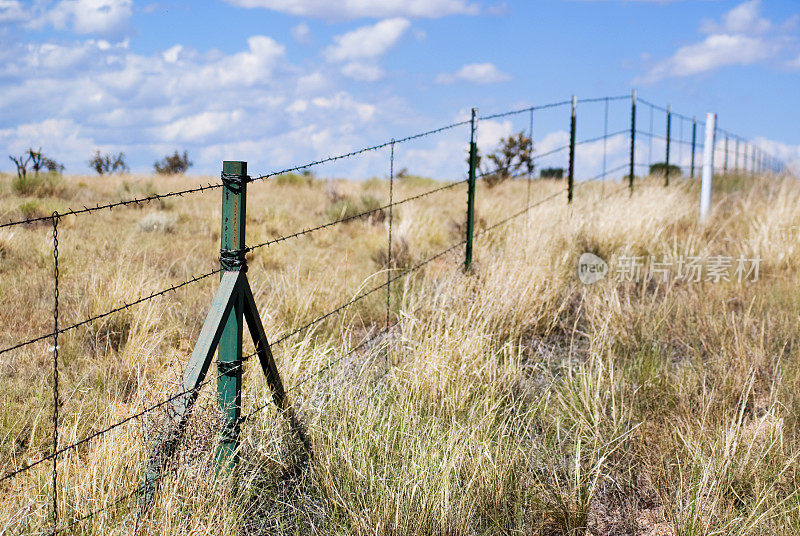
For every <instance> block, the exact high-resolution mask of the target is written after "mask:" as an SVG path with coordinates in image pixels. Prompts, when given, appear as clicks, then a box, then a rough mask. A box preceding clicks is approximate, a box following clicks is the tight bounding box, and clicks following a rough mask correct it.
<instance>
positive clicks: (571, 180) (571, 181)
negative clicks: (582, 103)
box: [567, 95, 578, 204]
mask: <svg viewBox="0 0 800 536" xmlns="http://www.w3.org/2000/svg"><path fill="white" fill-rule="evenodd" d="M577 107H578V97H576V96H575V95H573V96H572V115H571V116H570V120H569V171H568V172H567V204H569V203H572V190H573V184H574V183H575V119H576V115H575V114H576V108H577Z"/></svg>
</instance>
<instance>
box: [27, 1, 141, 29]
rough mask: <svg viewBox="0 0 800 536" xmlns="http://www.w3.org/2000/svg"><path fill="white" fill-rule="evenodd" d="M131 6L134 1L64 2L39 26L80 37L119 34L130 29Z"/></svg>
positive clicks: (44, 16) (42, 20) (47, 14)
mask: <svg viewBox="0 0 800 536" xmlns="http://www.w3.org/2000/svg"><path fill="white" fill-rule="evenodd" d="M132 5H133V2H132V0H62V1H61V2H59V3H58V4H56V5H55V7H53V9H51V10H50V11H48V12H46V13H45V14H44V15H43V17H42V18H41V20H40V21H39V22H38V24H39V25H41V24H42V23H49V24H51V25H52V26H53V27H54V28H56V29H59V30H65V29H70V30H72V31H74V32H76V33H80V34H101V35H110V34H117V33H119V32H120V31H122V30H124V29H126V28H127V25H128V20H129V19H130V17H131V15H132V9H131V8H132Z"/></svg>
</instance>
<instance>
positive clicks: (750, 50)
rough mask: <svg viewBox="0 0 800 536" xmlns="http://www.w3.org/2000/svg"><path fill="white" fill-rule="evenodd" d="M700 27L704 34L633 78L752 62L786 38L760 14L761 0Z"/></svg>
mask: <svg viewBox="0 0 800 536" xmlns="http://www.w3.org/2000/svg"><path fill="white" fill-rule="evenodd" d="M700 31H701V33H703V34H706V37H705V38H704V39H703V40H702V41H700V42H697V43H692V44H689V45H685V46H682V47H680V48H679V49H678V50H676V51H675V53H674V54H673V55H672V56H670V57H669V58H666V59H664V60H661V61H658V62H656V63H655V64H654V65H652V66H651V67H650V69H649V70H648V72H647V73H646V74H645V75H644V76H641V77H639V78H637V79H636V80H635V82H637V83H646V84H647V83H654V82H657V81H659V80H663V79H664V78H670V77H687V76H693V75H697V74H700V73H704V72H709V71H712V70H715V69H718V68H721V67H725V66H731V65H753V64H755V63H759V62H763V61H766V60H770V59H773V58H775V57H776V56H777V55H778V54H779V53H780V52H781V51H783V50H784V49H785V46H786V42H787V41H786V40H785V39H784V38H783V36H781V35H780V34H779V33H776V32H775V31H774V25H773V24H772V23H771V22H770V21H769V20H767V19H765V18H763V17H762V16H761V0H748V1H747V2H744V3H742V4H739V5H738V6H736V7H735V8H733V9H731V10H730V11H728V12H727V13H726V14H725V15H723V17H722V19H721V20H720V21H705V22H703V23H702V24H701V27H700Z"/></svg>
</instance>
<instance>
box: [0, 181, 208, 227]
mask: <svg viewBox="0 0 800 536" xmlns="http://www.w3.org/2000/svg"><path fill="white" fill-rule="evenodd" d="M217 188H222V184H208V185H204V186H198V187H196V188H189V189H186V190H181V191H178V192H168V193H166V194H153V195H149V196H147V197H139V198H134V199H126V200H124V201H117V202H114V203H107V204H105V205H95V206H93V207H87V206H83V207H82V208H79V209H67V210H66V211H64V212H62V213H60V214H59V216H60V217H61V218H64V217H66V216H78V215H81V214H90V213H93V212H98V211H101V210H113V209H114V208H117V207H124V206H128V205H141V204H143V203H150V202H152V201H157V200H161V199H167V198H169V197H183V196H184V195H187V194H193V193H198V192H205V191H206V190H214V189H217ZM51 218H52V216H40V217H35V218H27V219H24V220H16V221H10V222H6V223H3V224H0V229H3V228H5V227H12V226H15V225H25V224H32V223H37V222H43V221H46V220H50V219H51Z"/></svg>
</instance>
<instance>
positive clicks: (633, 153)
mask: <svg viewBox="0 0 800 536" xmlns="http://www.w3.org/2000/svg"><path fill="white" fill-rule="evenodd" d="M635 158H636V90H635V89H634V90H633V91H632V92H631V160H630V169H629V170H628V190H629V191H630V193H633V177H634V170H635V168H636V164H635V162H634V159H635Z"/></svg>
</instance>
